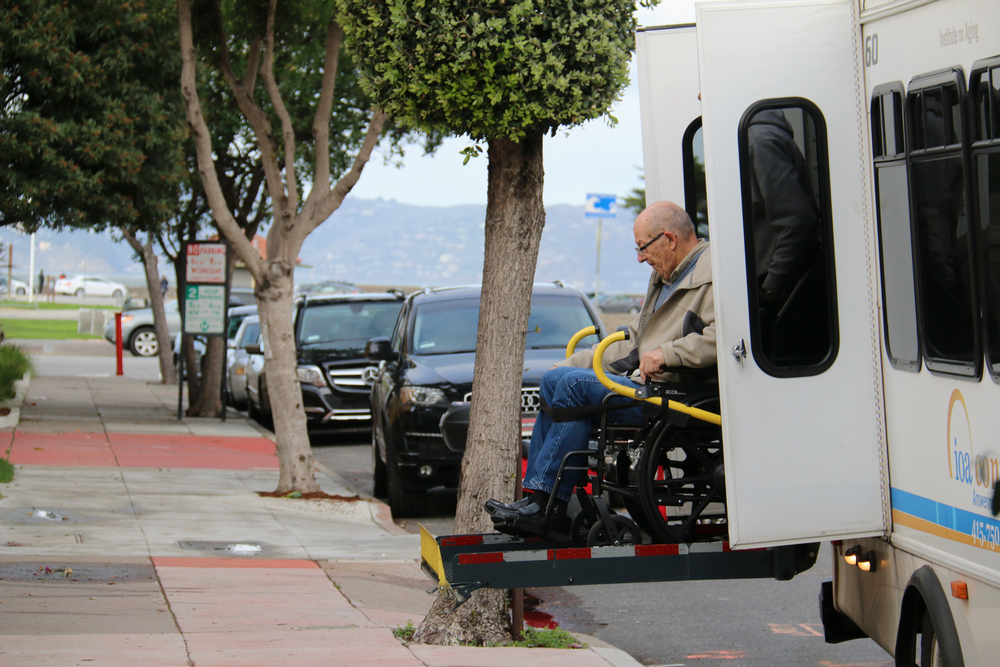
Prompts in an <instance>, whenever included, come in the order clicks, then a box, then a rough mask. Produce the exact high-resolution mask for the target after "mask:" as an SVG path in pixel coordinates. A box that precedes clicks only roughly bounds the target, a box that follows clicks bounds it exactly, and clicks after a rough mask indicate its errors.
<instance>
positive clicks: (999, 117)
mask: <svg viewBox="0 0 1000 667" xmlns="http://www.w3.org/2000/svg"><path fill="white" fill-rule="evenodd" d="M969 98H970V99H971V100H972V104H973V109H972V114H973V118H974V122H973V127H974V128H975V133H974V135H975V136H974V140H975V143H974V144H973V146H972V165H973V169H974V172H973V173H974V176H973V186H972V187H973V201H974V202H975V204H974V209H975V216H976V226H977V228H978V230H979V255H978V260H979V261H980V262H981V264H982V267H983V268H982V274H981V275H982V276H983V290H982V294H983V298H984V299H985V303H984V304H983V308H982V313H983V318H984V322H983V324H984V328H985V330H984V331H983V338H984V342H985V344H984V347H985V348H986V365H987V368H988V369H989V372H990V376H991V377H992V378H993V380H994V381H996V382H1000V58H991V59H989V60H984V61H979V62H976V63H975V64H974V65H973V66H972V76H971V77H970V83H969Z"/></svg>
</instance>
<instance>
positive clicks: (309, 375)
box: [295, 366, 326, 387]
mask: <svg viewBox="0 0 1000 667" xmlns="http://www.w3.org/2000/svg"><path fill="white" fill-rule="evenodd" d="M295 375H296V376H297V377H298V378H299V382H301V383H302V384H314V385H316V386H317V387H325V386H326V379H325V378H324V377H323V371H321V370H320V369H319V367H318V366H299V367H298V368H296V369H295Z"/></svg>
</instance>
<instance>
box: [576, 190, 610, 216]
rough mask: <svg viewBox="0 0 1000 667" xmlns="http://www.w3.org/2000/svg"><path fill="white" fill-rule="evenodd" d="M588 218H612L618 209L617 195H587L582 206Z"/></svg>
mask: <svg viewBox="0 0 1000 667" xmlns="http://www.w3.org/2000/svg"><path fill="white" fill-rule="evenodd" d="M583 210H584V212H585V213H586V214H587V217H588V218H613V217H615V213H616V212H617V211H618V197H616V196H615V195H587V203H586V204H584V207H583Z"/></svg>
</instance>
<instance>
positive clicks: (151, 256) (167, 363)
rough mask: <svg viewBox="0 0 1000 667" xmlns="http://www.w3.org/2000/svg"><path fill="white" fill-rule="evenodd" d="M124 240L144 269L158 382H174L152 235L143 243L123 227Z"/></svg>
mask: <svg viewBox="0 0 1000 667" xmlns="http://www.w3.org/2000/svg"><path fill="white" fill-rule="evenodd" d="M122 233H123V234H124V235H125V240H126V241H128V243H129V245H130V246H132V249H133V250H135V251H136V253H137V254H138V255H139V258H140V259H141V260H142V266H143V268H144V269H145V271H146V289H148V290H149V307H150V308H152V309H153V331H154V332H155V333H156V342H157V344H158V345H159V352H158V353H157V356H158V357H159V358H160V382H162V383H163V384H175V383H176V382H177V376H176V374H175V373H174V360H173V351H172V349H171V348H172V347H173V343H174V342H173V340H172V339H171V338H170V329H169V327H167V314H166V311H164V309H163V294H162V293H161V292H160V269H159V267H158V266H157V259H156V252H155V251H154V250H153V235H152V234H150V235H149V238H147V239H146V243H145V245H143V244H142V243H140V242H139V239H138V238H136V236H135V235H134V234H132V232H130V231H129V230H127V229H123V230H122Z"/></svg>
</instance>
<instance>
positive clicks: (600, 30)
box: [338, 0, 647, 141]
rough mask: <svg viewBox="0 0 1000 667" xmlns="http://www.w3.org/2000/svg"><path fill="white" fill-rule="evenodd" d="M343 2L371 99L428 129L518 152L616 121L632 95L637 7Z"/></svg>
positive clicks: (600, 2) (448, 0)
mask: <svg viewBox="0 0 1000 667" xmlns="http://www.w3.org/2000/svg"><path fill="white" fill-rule="evenodd" d="M338 2H339V4H340V6H341V7H342V8H343V11H342V12H341V15H342V16H341V22H342V24H343V26H344V33H345V35H346V36H347V38H348V39H349V40H350V41H351V43H352V44H353V53H354V55H355V62H356V66H357V68H358V72H359V74H360V75H361V85H362V87H363V88H364V90H365V91H366V92H367V93H368V94H369V95H371V97H372V100H373V101H374V103H376V104H378V105H380V106H381V107H382V108H383V109H384V110H385V112H386V113H387V114H388V115H389V116H390V117H392V118H395V119H397V121H399V122H403V123H406V124H408V125H411V126H413V127H415V128H418V129H424V130H429V129H446V130H447V131H449V132H453V133H455V134H460V135H465V134H467V135H469V136H470V137H471V138H472V139H473V140H484V139H490V138H498V137H504V138H507V139H511V140H513V141H518V140H520V139H521V138H523V137H525V136H526V135H528V134H533V133H536V132H541V133H545V132H548V131H552V130H555V129H556V128H558V127H572V126H574V125H579V124H580V123H583V122H584V121H587V120H590V119H592V118H597V117H599V116H602V115H604V114H606V113H607V110H608V108H609V107H610V106H611V104H612V103H613V102H615V101H616V100H617V99H618V97H619V94H620V92H621V90H622V88H624V86H625V85H626V84H627V83H628V64H629V59H630V58H631V54H632V51H633V50H634V48H635V27H636V22H635V16H634V13H635V12H634V10H635V1H634V0H577V1H576V2H552V1H550V0H520V1H517V0H513V1H512V0H483V1H481V2H476V3H469V2H465V1H463V0H433V1H425V0H338ZM642 4H647V3H645V2H644V3H642Z"/></svg>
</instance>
